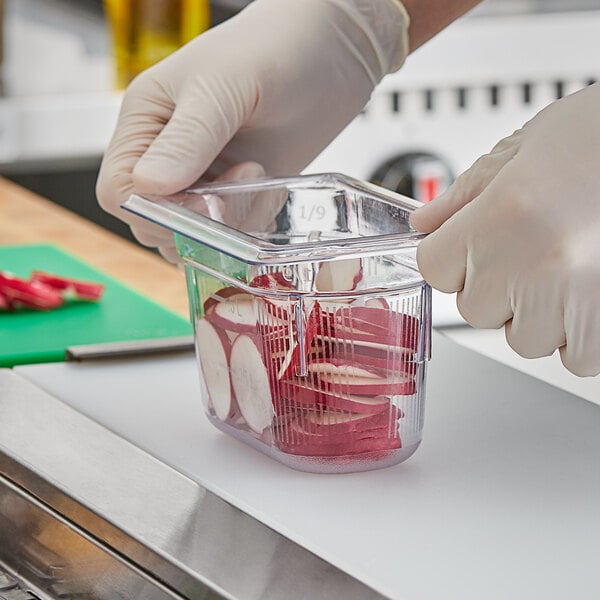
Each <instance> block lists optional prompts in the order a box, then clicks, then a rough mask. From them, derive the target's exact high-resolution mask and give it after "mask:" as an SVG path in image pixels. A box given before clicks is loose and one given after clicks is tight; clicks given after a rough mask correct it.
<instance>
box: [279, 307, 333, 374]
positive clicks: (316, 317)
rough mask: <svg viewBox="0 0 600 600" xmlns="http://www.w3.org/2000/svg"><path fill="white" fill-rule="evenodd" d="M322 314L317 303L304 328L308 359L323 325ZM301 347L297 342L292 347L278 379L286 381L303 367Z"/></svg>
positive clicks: (305, 350)
mask: <svg viewBox="0 0 600 600" xmlns="http://www.w3.org/2000/svg"><path fill="white" fill-rule="evenodd" d="M321 319H322V312H321V307H320V305H319V303H318V302H315V303H314V305H313V307H312V309H311V311H310V314H309V315H308V318H307V319H306V324H305V326H304V356H305V359H308V355H309V352H310V348H311V346H312V343H313V341H314V339H315V336H316V335H317V331H318V330H319V327H320V325H321ZM300 359H301V347H300V344H299V343H298V341H297V340H294V343H293V345H292V347H291V348H290V349H289V350H288V354H287V356H286V357H285V359H284V361H283V363H282V365H281V368H280V369H279V373H278V374H277V379H285V378H289V377H293V376H295V375H296V369H297V368H298V367H300V366H301V364H300V363H301V361H300Z"/></svg>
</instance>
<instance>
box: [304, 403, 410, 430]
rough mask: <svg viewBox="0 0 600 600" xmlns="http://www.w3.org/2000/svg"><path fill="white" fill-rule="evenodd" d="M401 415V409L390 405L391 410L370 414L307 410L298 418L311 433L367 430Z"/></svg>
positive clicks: (378, 426)
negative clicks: (313, 411) (311, 411)
mask: <svg viewBox="0 0 600 600" xmlns="http://www.w3.org/2000/svg"><path fill="white" fill-rule="evenodd" d="M400 416H401V413H400V411H399V410H398V409H397V408H396V407H395V406H390V410H387V411H385V412H380V413H377V414H370V415H365V414H353V413H345V412H335V411H328V410H324V411H321V412H315V413H310V412H307V413H306V414H305V415H303V416H302V417H298V419H297V420H298V423H299V424H300V426H301V427H302V428H303V429H304V430H305V431H307V432H309V433H328V432H334V431H339V432H351V431H365V430H367V429H374V428H380V427H385V426H386V425H389V424H390V423H392V422H395V421H396V420H397V419H398V418H399V417H400Z"/></svg>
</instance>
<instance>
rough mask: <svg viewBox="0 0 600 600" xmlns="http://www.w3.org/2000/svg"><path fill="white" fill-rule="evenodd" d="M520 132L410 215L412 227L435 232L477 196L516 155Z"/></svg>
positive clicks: (426, 231) (500, 143)
mask: <svg viewBox="0 0 600 600" xmlns="http://www.w3.org/2000/svg"><path fill="white" fill-rule="evenodd" d="M521 132H522V130H518V131H516V132H515V133H513V134H512V135H511V136H510V137H507V138H504V139H503V140H501V141H500V142H498V144H496V146H494V148H493V149H492V151H491V152H490V153H489V154H485V155H484V156H481V157H480V158H478V159H477V160H476V161H475V163H473V165H472V166H471V167H470V168H469V169H468V170H467V171H465V172H464V173H463V174H462V175H460V176H459V177H458V178H457V180H456V181H455V182H454V183H453V184H452V185H451V186H450V187H449V188H448V190H446V191H445V192H444V193H443V194H441V195H440V196H439V197H438V198H436V199H435V200H433V202H429V203H428V204H425V205H424V206H422V207H421V208H419V209H418V210H416V211H415V212H414V213H412V215H411V217H410V221H411V224H412V226H413V227H414V228H415V229H416V230H417V231H420V232H422V233H430V232H432V231H435V230H436V229H438V228H439V227H440V226H441V225H442V223H444V222H445V221H447V220H448V219H449V218H450V217H451V216H452V215H453V214H455V213H456V212H457V211H459V210H460V209H461V208H462V207H463V206H465V205H466V204H467V203H469V202H471V200H473V199H474V198H476V197H477V196H479V194H481V193H482V192H483V190H484V189H485V188H486V187H487V186H488V185H489V184H490V183H491V182H492V180H493V179H494V177H496V175H497V174H498V173H499V172H500V171H501V169H502V168H503V167H504V166H505V165H506V164H507V163H508V162H509V161H510V160H511V159H512V158H513V157H514V156H515V155H516V153H517V151H518V149H519V145H520V142H521Z"/></svg>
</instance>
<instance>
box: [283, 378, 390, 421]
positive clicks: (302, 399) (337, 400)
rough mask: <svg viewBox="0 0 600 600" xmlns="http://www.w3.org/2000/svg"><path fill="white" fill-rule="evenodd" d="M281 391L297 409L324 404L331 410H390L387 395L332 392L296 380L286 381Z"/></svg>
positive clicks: (362, 412) (358, 411)
mask: <svg viewBox="0 0 600 600" xmlns="http://www.w3.org/2000/svg"><path fill="white" fill-rule="evenodd" d="M281 393H282V394H285V395H287V396H288V400H289V404H290V405H291V406H294V407H295V408H297V409H301V408H316V407H318V406H324V407H327V408H328V409H331V410H344V411H349V412H354V413H360V414H377V413H381V412H384V411H386V410H388V409H389V407H390V399H389V398H387V397H385V396H373V397H369V396H356V395H352V394H337V393H336V394H332V393H328V392H324V391H323V390H320V389H319V388H316V387H314V386H311V385H308V384H306V385H303V384H300V383H296V382H286V386H285V388H283V389H282V391H281Z"/></svg>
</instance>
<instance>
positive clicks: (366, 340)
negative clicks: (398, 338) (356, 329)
mask: <svg viewBox="0 0 600 600" xmlns="http://www.w3.org/2000/svg"><path fill="white" fill-rule="evenodd" d="M352 335H353V337H351V338H350V337H348V338H345V337H342V338H338V337H333V336H329V335H317V336H316V339H317V340H318V341H319V342H320V343H321V344H322V345H324V346H329V347H331V348H346V349H348V351H352V350H353V351H354V352H356V353H358V354H372V355H374V356H388V355H398V356H401V355H411V354H414V351H413V350H412V349H411V348H406V347H404V346H396V345H394V344H386V343H385V342H381V341H376V340H377V337H376V336H374V335H367V334H355V333H353V334H352Z"/></svg>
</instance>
